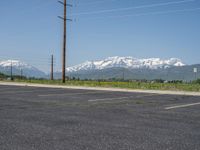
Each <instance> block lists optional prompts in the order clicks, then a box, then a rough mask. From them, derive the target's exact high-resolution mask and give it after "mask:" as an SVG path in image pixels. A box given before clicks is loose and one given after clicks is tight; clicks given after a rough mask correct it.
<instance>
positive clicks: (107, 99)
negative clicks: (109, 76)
mask: <svg viewBox="0 0 200 150" xmlns="http://www.w3.org/2000/svg"><path fill="white" fill-rule="evenodd" d="M132 97H133V96H130V97H118V98H102V99H91V100H88V102H96V101H111V100H119V99H128V98H132Z"/></svg>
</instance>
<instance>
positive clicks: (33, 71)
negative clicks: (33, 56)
mask: <svg viewBox="0 0 200 150" xmlns="http://www.w3.org/2000/svg"><path fill="white" fill-rule="evenodd" d="M11 65H12V69H13V74H14V75H20V74H21V70H22V71H23V75H24V76H27V77H44V76H45V73H44V72H42V71H40V70H39V69H37V68H35V67H33V66H31V65H29V64H27V63H25V62H22V61H19V60H5V61H0V72H2V73H5V74H10V70H11Z"/></svg>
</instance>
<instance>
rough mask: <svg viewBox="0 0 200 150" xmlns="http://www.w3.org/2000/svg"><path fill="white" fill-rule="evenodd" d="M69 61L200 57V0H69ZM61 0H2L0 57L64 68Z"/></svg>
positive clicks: (194, 59)
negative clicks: (62, 59) (53, 57)
mask: <svg viewBox="0 0 200 150" xmlns="http://www.w3.org/2000/svg"><path fill="white" fill-rule="evenodd" d="M68 2H69V3H71V4H73V6H74V7H73V8H69V9H68V17H69V18H72V19H73V22H68V40H67V42H68V48H67V49H68V50H67V65H68V66H71V65H75V64H79V63H81V62H84V61H86V60H99V59H103V58H106V57H109V56H133V57H137V58H149V57H161V58H170V57H177V58H180V59H182V60H183V61H184V62H185V63H188V64H194V63H200V43H199V40H200V28H199V27H200V19H199V18H200V0H68ZM62 13H63V8H62V5H60V4H59V3H58V2H57V0H34V1H33V0H17V1H16V0H6V1H1V2H0V59H9V58H10V59H20V60H23V61H25V62H28V63H30V64H32V65H34V66H36V67H39V68H41V69H43V70H45V71H48V67H49V65H50V55H51V54H54V56H55V66H56V69H60V68H61V63H60V62H61V49H62V45H61V44H62V21H61V20H60V19H58V18H57V16H59V15H62Z"/></svg>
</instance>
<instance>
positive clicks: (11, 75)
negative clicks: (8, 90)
mask: <svg viewBox="0 0 200 150" xmlns="http://www.w3.org/2000/svg"><path fill="white" fill-rule="evenodd" d="M10 80H13V67H12V60H11V63H10Z"/></svg>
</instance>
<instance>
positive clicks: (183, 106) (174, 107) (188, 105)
mask: <svg viewBox="0 0 200 150" xmlns="http://www.w3.org/2000/svg"><path fill="white" fill-rule="evenodd" d="M195 105H200V102H199V103H192V104H184V105H177V106H172V107H166V108H165V109H166V110H170V109H176V108H185V107H190V106H195Z"/></svg>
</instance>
